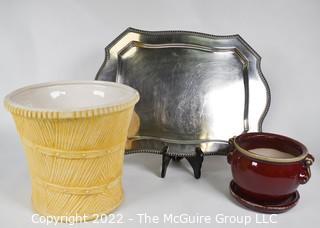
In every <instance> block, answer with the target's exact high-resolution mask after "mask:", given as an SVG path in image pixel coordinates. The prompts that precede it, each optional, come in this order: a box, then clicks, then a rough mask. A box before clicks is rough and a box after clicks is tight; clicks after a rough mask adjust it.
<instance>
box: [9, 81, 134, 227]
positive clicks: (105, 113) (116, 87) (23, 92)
mask: <svg viewBox="0 0 320 228" xmlns="http://www.w3.org/2000/svg"><path fill="white" fill-rule="evenodd" d="M138 100H139V95H138V92H137V91H136V90H134V89H132V88H130V87H128V86H125V85H122V84H118V83H111V82H98V81H90V82H85V81H84V82H83V81H79V82H61V83H60V82H58V83H47V84H38V85H32V86H29V87H24V88H22V89H19V90H16V91H14V92H12V93H10V94H9V95H8V96H6V98H5V106H6V108H7V109H8V110H9V111H10V112H11V113H12V115H13V118H14V120H15V123H16V127H17V130H18V132H19V134H20V137H21V140H22V143H23V145H24V149H25V152H26V155H27V159H28V163H29V169H30V173H31V177H32V178H31V179H32V203H33V208H34V210H35V211H36V212H38V213H40V214H42V215H54V216H57V217H58V218H59V219H60V220H61V221H67V220H68V217H69V216H77V217H78V218H80V220H83V219H86V220H89V219H94V218H96V217H97V215H98V214H99V215H100V214H106V213H109V212H111V211H112V210H114V209H115V208H116V207H118V206H119V204H120V203H121V201H122V198H123V191H122V183H121V177H122V167H123V156H124V148H125V143H126V138H127V132H128V127H129V123H130V119H131V116H132V112H133V108H134V105H135V104H136V103H137V101H138ZM79 216H80V217H79Z"/></svg>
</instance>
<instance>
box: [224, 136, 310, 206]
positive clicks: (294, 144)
mask: <svg viewBox="0 0 320 228" xmlns="http://www.w3.org/2000/svg"><path fill="white" fill-rule="evenodd" d="M230 144H231V151H230V152H229V153H228V156H227V158H228V162H229V164H231V169H232V175H233V182H234V183H235V184H236V185H237V188H238V189H239V191H241V194H242V195H245V196H246V197H247V199H250V201H254V202H255V203H266V202H267V203H272V202H275V203H276V202H280V201H283V200H285V199H287V198H288V197H289V196H290V195H292V194H294V193H295V192H296V191H297V188H298V186H299V185H300V184H305V183H307V182H308V180H309V179H310V177H311V172H310V166H311V165H312V163H313V161H314V158H313V156H312V155H310V154H308V151H307V149H306V147H305V146H304V145H303V144H301V143H300V142H298V141H296V140H294V139H291V138H288V137H285V136H282V135H277V134H271V133H262V132H257V133H245V134H242V135H239V136H237V137H234V138H232V139H230ZM257 148H269V149H275V150H278V151H282V152H285V153H288V154H290V156H289V157H281V156H280V157H277V156H271V155H264V154H259V153H254V152H252V151H250V150H253V149H257ZM296 193H297V192H296ZM297 194H298V193H297Z"/></svg>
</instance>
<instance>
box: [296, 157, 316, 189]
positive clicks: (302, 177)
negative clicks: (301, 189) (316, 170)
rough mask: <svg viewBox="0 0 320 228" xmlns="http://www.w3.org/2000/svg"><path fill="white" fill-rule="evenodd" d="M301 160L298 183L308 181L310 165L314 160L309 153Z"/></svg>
mask: <svg viewBox="0 0 320 228" xmlns="http://www.w3.org/2000/svg"><path fill="white" fill-rule="evenodd" d="M302 162H303V167H302V171H301V172H300V174H299V183H300V184H305V183H307V182H308V181H309V179H310V177H311V170H310V166H311V165H312V164H313V162H314V157H313V156H312V155H311V154H308V155H307V156H306V157H305V159H304V160H303V161H302Z"/></svg>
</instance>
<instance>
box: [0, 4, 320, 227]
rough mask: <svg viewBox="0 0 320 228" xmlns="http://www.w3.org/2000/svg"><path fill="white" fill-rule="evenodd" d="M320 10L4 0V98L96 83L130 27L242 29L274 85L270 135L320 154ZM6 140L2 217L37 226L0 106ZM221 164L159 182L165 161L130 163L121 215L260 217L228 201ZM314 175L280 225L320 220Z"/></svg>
mask: <svg viewBox="0 0 320 228" xmlns="http://www.w3.org/2000/svg"><path fill="white" fill-rule="evenodd" d="M319 12H320V1H317V0H305V1H301V0H300V1H299V0H268V1H262V0H242V1H237V0H234V1H231V0H224V1H221V0H220V1H216V0H184V1H182V0H176V1H173V0H171V1H170V0H158V1H153V0H143V1H142V0H140V1H139V0H137V1H129V0H128V1H124V0H114V1H107V0H105V1H102V0H101V1H98V0H90V1H89V0H88V1H84V0H77V1H76V0H73V1H72V0H67V1H59V0H55V1H46V0H39V1H35V0H29V1H22V0H21V1H16V0H0V97H1V99H3V97H4V96H5V94H7V93H8V92H10V91H11V90H13V89H16V88H18V87H21V86H24V85H27V84H32V83H38V82H46V81H53V80H54V81H55V80H68V79H76V80H78V79H79V80H81V79H82V80H91V79H94V77H95V74H96V72H97V70H98V69H99V67H100V65H101V64H102V61H103V59H104V47H105V46H106V45H107V44H108V43H109V42H111V41H112V40H113V39H114V38H115V37H116V36H118V35H119V34H120V33H121V32H122V31H123V30H124V29H126V28H127V27H129V26H130V27H135V28H139V29H144V30H175V29H179V30H191V31H199V32H204V33H210V34H216V35H225V34H236V33H238V34H240V35H241V36H242V37H243V38H244V39H245V40H246V41H247V42H248V43H249V44H250V45H251V46H252V47H253V48H254V49H255V50H256V51H257V52H258V53H259V54H260V55H261V56H262V71H263V73H264V75H265V77H266V79H267V81H268V83H269V85H270V88H271V95H272V101H271V108H270V111H269V113H268V115H267V117H266V119H265V122H264V124H263V129H264V131H269V132H276V133H282V134H285V135H288V136H291V137H293V138H296V139H298V140H300V141H302V142H303V143H304V144H305V145H306V146H307V147H308V148H309V150H310V152H312V153H314V154H316V157H318V158H320V157H319V156H318V154H319V153H320V140H319V127H320V121H319V116H320V103H319V101H318V99H319V98H320V90H319V83H320V77H319V66H320V57H319V53H320V45H319V44H318V42H319V41H320V27H319V22H320V13H319ZM0 137H1V141H0V142H1V144H0V145H1V148H2V151H1V154H2V158H1V163H0V169H1V172H0V177H1V187H0V199H1V204H0V216H1V221H3V222H6V223H11V224H12V226H13V225H18V224H20V225H22V224H24V225H32V223H31V221H30V217H31V215H32V211H31V209H30V207H31V204H30V202H29V195H30V184H29V179H28V178H29V177H28V174H27V165H26V162H25V158H24V155H23V153H22V147H21V145H20V143H19V140H18V137H17V134H16V132H15V129H14V124H13V121H12V120H11V118H10V115H9V114H8V113H7V112H6V111H5V110H4V108H3V106H0ZM224 160H225V158H221V157H219V158H208V159H206V161H205V163H204V165H203V166H204V167H203V175H202V178H201V179H200V180H194V179H193V177H192V175H191V173H190V172H186V171H185V170H186V169H187V170H188V171H190V169H189V168H188V165H187V164H186V163H185V162H182V163H181V164H171V166H170V167H169V169H168V173H167V177H166V179H160V178H158V173H159V169H160V162H161V159H160V158H158V157H153V156H148V155H137V156H133V157H127V158H126V165H125V177H124V185H125V186H124V187H125V191H126V196H127V198H126V200H125V202H124V204H123V205H122V206H121V207H120V208H119V209H118V210H117V212H119V213H123V214H124V215H125V216H132V215H134V214H135V213H142V212H144V211H146V212H149V213H151V214H161V213H164V212H166V211H168V210H170V211H171V212H175V213H181V212H190V213H200V214H212V215H215V214H217V213H225V214H229V215H236V214H243V215H254V213H252V212H250V211H248V210H245V209H243V208H241V207H239V206H238V205H236V204H235V203H234V202H233V201H232V200H231V199H230V197H229V195H228V189H227V188H228V181H229V180H230V178H231V176H230V171H229V167H228V165H227V163H226V162H225V161H224ZM313 172H314V174H313V179H312V180H311V181H310V183H308V184H307V185H306V186H303V187H301V191H300V192H301V195H302V198H301V202H300V203H299V205H298V206H297V207H296V208H294V209H293V210H292V211H290V212H288V213H286V214H283V215H281V216H278V220H279V224H280V225H281V224H282V225H284V224H291V225H293V226H296V227H299V226H301V224H304V222H305V219H308V220H309V221H311V222H315V221H317V218H316V214H317V211H319V210H320V207H319V205H318V204H316V202H317V203H320V201H319V197H318V188H319V187H320V185H319V183H318V182H319V173H320V172H319V163H318V162H316V163H315V164H314V167H313ZM137 177H143V178H137ZM177 193H178V194H177ZM196 197H198V199H197V198H196ZM314 197H315V198H314ZM315 207H316V208H315ZM299 215H304V216H307V217H304V218H305V219H301V217H300V216H299ZM17 217H18V219H15V218H17ZM86 225H87V224H81V225H80V226H86ZM91 225H92V224H91ZM96 225H97V224H96ZM124 225H125V226H126V225H130V224H124ZM135 225H137V223H135ZM271 225H272V226H276V225H275V224H271ZM61 226H63V225H61ZM97 226H98V225H97ZM239 226H241V225H239ZM261 226H264V225H261ZM233 227H236V225H233Z"/></svg>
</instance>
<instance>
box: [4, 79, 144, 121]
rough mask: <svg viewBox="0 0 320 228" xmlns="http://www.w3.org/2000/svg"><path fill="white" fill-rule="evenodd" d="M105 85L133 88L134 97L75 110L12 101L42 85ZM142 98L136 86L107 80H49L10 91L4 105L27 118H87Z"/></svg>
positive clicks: (117, 108) (123, 106) (133, 102)
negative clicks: (24, 104) (118, 102)
mask: <svg viewBox="0 0 320 228" xmlns="http://www.w3.org/2000/svg"><path fill="white" fill-rule="evenodd" d="M77 84H79V85H81V84H82V85H90V84H93V85H102V86H103V85H105V86H116V87H119V88H123V89H127V90H131V91H132V92H133V96H132V98H131V99H130V100H129V99H128V101H126V102H123V103H120V104H116V105H114V104H112V105H110V104H106V105H97V106H92V107H86V108H75V109H74V110H70V111H69V110H68V111H63V110H47V109H40V108H31V107H26V106H23V105H19V104H17V103H15V102H13V101H12V97H13V96H15V95H17V94H19V93H21V92H24V91H27V90H31V89H36V88H40V87H50V86H57V85H60V86H63V85H77ZM139 99H140V96H139V92H138V91H137V90H135V89H134V88H132V87H130V86H127V85H124V84H121V83H116V82H106V81H58V82H47V83H39V84H33V85H30V86H25V87H22V88H20V89H17V90H14V91H13V92H11V93H9V94H8V95H7V96H6V97H5V98H4V106H5V107H6V109H7V110H8V111H9V112H11V113H12V114H15V115H20V116H24V117H27V118H42V119H75V118H85V117H93V116H99V115H105V114H108V113H113V112H118V111H122V110H125V109H127V108H130V107H132V106H133V105H135V104H136V103H137V102H138V101H139Z"/></svg>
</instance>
